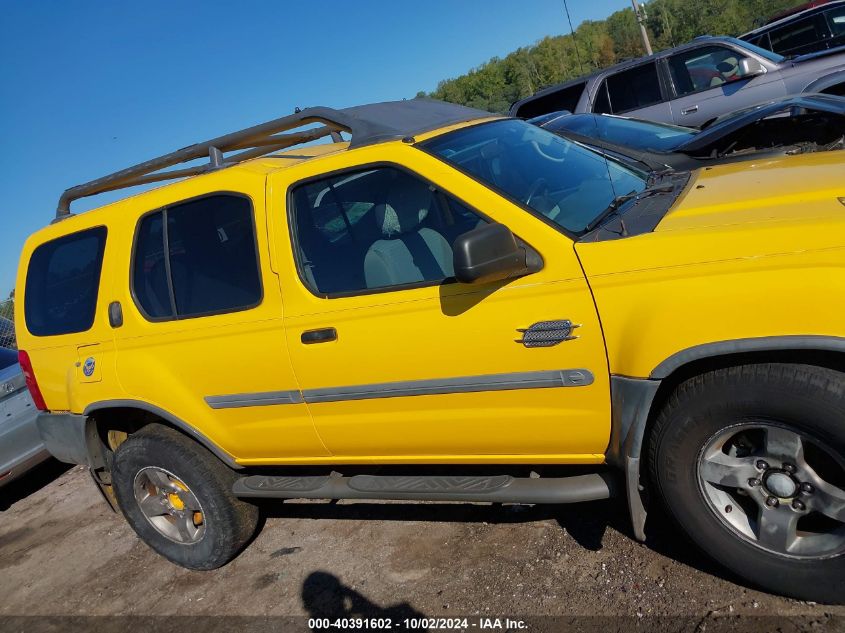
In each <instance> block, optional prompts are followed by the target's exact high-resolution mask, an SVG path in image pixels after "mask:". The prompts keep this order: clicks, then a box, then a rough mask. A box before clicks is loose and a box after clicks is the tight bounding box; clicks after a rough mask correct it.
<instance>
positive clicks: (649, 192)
mask: <svg viewBox="0 0 845 633" xmlns="http://www.w3.org/2000/svg"><path fill="white" fill-rule="evenodd" d="M674 190H675V185H657V186H655V187H646V188H645V189H643V190H642V191H630V192H628V193H626V194H625V195H622V196H616V197H615V198H614V199H613V200H612V201H611V202H610V204H609V205H607V208H606V209H605V210H604V211H602V212H601V213H599V214H598V215H597V216H596V218H595V219H594V220H593V221H592V222H590V223H589V224H588V225H587V226H585V227H584V232H585V233H589V232H590V231H592V230H593V229H595V228H596V227H597V226H599V225H600V224H602V223H603V222H604V221H605V220H607V219H608V218H610V217H611V216H614V215H618V214H619V207H621V206H622V205H623V204H625V203H626V202H628V201H630V200H641V199H643V198H647V197H649V196H653V195H654V194H657V193H669V192H671V191H674ZM620 218H621V216H620ZM622 231H623V233H622V234H623V235H626V234H627V233H628V231H627V230H626V229H625V224H624V222H623V224H622Z"/></svg>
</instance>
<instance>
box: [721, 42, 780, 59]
mask: <svg viewBox="0 0 845 633" xmlns="http://www.w3.org/2000/svg"><path fill="white" fill-rule="evenodd" d="M725 39H726V40H728V41H729V42H733V43H734V44H736V45H737V46H741V47H742V48H744V49H746V50H749V51H751V52H752V53H756V54H757V55H759V56H760V57H764V58H766V59H768V60H769V61H770V62H775V63H776V64H780V63H781V62H785V61H786V57H784V56H783V55H778V54H777V53H773V52H772V51H769V50H766V49H765V48H760V47H759V46H754V44H749V43H748V42H746V41H745V40H741V39H739V38H736V37H726V38H725Z"/></svg>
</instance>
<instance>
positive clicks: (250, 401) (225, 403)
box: [205, 390, 303, 409]
mask: <svg viewBox="0 0 845 633" xmlns="http://www.w3.org/2000/svg"><path fill="white" fill-rule="evenodd" d="M205 401H206V403H207V404H208V406H210V407H211V408H212V409H235V408H239V407H260V406H264V405H269V404H299V403H301V402H303V399H302V393H301V392H299V391H296V390H293V391H264V392H261V393H236V394H231V395H227V396H206V397H205Z"/></svg>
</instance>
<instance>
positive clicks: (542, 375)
mask: <svg viewBox="0 0 845 633" xmlns="http://www.w3.org/2000/svg"><path fill="white" fill-rule="evenodd" d="M594 379H595V378H594V376H593V373H592V372H591V371H590V370H588V369H561V370H552V371H525V372H515V373H508V374H489V375H482V376H463V377H459V378H438V379H434V380H405V381H397V382H383V383H376V384H369V385H355V386H350V387H329V388H325V389H305V390H303V392H302V395H303V397H304V398H305V402H308V403H312V404H317V403H321V402H340V401H347V400H370V399H374V398H396V397H407V396H428V395H442V394H449V393H474V392H479V391H509V390H513V389H545V388H550V387H586V386H587V385H591V384H592V383H593V381H594Z"/></svg>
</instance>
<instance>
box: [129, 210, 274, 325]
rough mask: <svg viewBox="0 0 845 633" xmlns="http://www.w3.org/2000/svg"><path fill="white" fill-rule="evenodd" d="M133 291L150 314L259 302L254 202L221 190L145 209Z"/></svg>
mask: <svg viewBox="0 0 845 633" xmlns="http://www.w3.org/2000/svg"><path fill="white" fill-rule="evenodd" d="M165 227H166V230H165ZM132 291H133V293H134V295H135V299H136V301H137V303H138V305H139V307H140V308H141V309H142V310H143V312H144V314H145V316H147V318H149V319H151V320H166V319H176V318H178V319H183V318H190V317H198V316H205V315H211V314H220V313H223V312H234V311H237V310H245V309H248V308H251V307H254V306H256V305H258V304H259V303H260V302H261V295H262V289H261V278H260V274H259V270H258V252H257V249H256V246H255V227H254V225H253V220H252V205H251V204H250V202H249V200H248V199H247V198H244V197H242V196H236V195H232V194H219V195H213V196H207V197H204V198H199V199H197V200H191V201H188V202H184V203H181V204H177V205H173V206H170V207H167V208H166V209H162V210H161V211H156V212H154V213H150V214H148V215H146V216H145V217H144V218H143V219H142V220H141V223H140V225H139V227H138V232H137V236H136V238H135V253H134V259H133V268H132Z"/></svg>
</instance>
